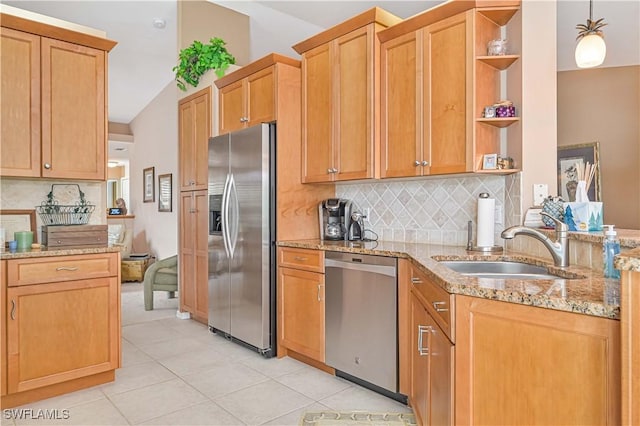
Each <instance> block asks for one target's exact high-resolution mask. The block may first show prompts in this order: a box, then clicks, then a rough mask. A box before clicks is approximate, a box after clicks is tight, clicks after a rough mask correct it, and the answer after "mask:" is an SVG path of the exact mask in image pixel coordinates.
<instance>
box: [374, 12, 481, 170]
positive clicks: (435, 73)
mask: <svg viewBox="0 0 640 426" xmlns="http://www.w3.org/2000/svg"><path fill="white" fill-rule="evenodd" d="M470 13H471V12H464V13H461V14H458V15H455V16H452V17H450V18H447V19H444V20H441V21H438V22H436V23H433V24H431V25H428V26H426V27H424V28H421V29H418V30H416V31H411V32H409V33H407V34H403V35H401V36H399V37H396V38H393V39H390V40H388V41H385V42H384V43H382V46H381V68H382V71H381V73H382V82H381V86H382V89H381V90H382V100H381V102H382V111H381V115H382V122H383V127H382V137H381V148H380V151H381V154H380V156H381V172H380V175H381V177H383V178H388V177H408V176H424V175H431V174H445V173H459V172H465V171H469V170H470V169H472V167H473V165H472V164H471V152H472V146H471V145H472V138H471V132H470V131H469V130H470V127H469V126H468V122H469V112H468V109H469V107H468V106H469V105H470V100H471V91H470V90H469V89H470V85H471V81H472V80H471V76H472V74H471V71H472V67H471V65H470V58H471V54H472V46H470V43H469V40H470V39H471V36H470V35H471V34H472V19H471V17H470Z"/></svg>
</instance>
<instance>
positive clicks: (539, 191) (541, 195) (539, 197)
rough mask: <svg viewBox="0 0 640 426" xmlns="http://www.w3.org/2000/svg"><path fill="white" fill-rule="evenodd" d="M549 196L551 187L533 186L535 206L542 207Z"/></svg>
mask: <svg viewBox="0 0 640 426" xmlns="http://www.w3.org/2000/svg"><path fill="white" fill-rule="evenodd" d="M548 196H549V185H547V184H546V183H534V184H533V205H534V206H541V205H542V202H543V201H544V199H545V198H547V197H548Z"/></svg>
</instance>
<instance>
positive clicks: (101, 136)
mask: <svg viewBox="0 0 640 426" xmlns="http://www.w3.org/2000/svg"><path fill="white" fill-rule="evenodd" d="M1 31H2V32H1V36H2V51H1V53H0V54H1V57H0V62H1V63H2V73H1V85H2V93H3V96H2V100H1V103H2V108H1V109H2V122H3V125H2V139H1V141H2V142H1V143H2V146H1V148H2V152H3V155H2V158H1V159H0V175H2V176H15V177H43V178H62V179H87V180H105V179H106V174H105V173H106V172H105V170H106V146H107V145H106V143H107V141H106V128H107V118H106V114H107V108H106V105H107V84H106V82H107V52H108V51H109V50H110V49H111V48H112V47H113V46H114V45H115V43H114V42H111V41H109V40H105V39H97V38H96V37H93V36H86V37H85V35H84V34H82V35H80V36H79V35H78V34H79V33H75V32H73V31H69V30H63V29H58V28H56V27H52V26H50V25H44V24H39V23H34V22H32V21H28V20H25V19H21V18H15V17H12V16H10V15H5V14H3V15H2V29H1ZM47 35H49V36H50V37H47ZM65 40H67V41H65Z"/></svg>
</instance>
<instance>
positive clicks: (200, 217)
mask: <svg viewBox="0 0 640 426" xmlns="http://www.w3.org/2000/svg"><path fill="white" fill-rule="evenodd" d="M208 237H209V195H208V194H207V191H206V190H203V191H183V192H180V238H179V240H180V262H179V263H178V268H179V277H180V287H179V291H180V310H181V311H183V312H189V313H190V314H191V316H192V317H193V319H195V320H196V321H199V322H202V323H204V324H207V321H208V317H209V303H208V300H209V280H208V268H209V266H208V259H209V252H208Z"/></svg>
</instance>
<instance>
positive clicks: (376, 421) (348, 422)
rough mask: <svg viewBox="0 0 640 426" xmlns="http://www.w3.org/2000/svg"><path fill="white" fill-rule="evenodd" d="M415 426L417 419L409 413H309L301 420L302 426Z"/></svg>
mask: <svg viewBox="0 0 640 426" xmlns="http://www.w3.org/2000/svg"><path fill="white" fill-rule="evenodd" d="M333 425H336V426H359V425H376V426H415V425H416V418H415V416H414V415H413V414H409V413H367V412H361V411H351V412H335V411H320V412H317V411H316V412H308V413H305V414H304V416H302V418H301V419H300V426H333Z"/></svg>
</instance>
